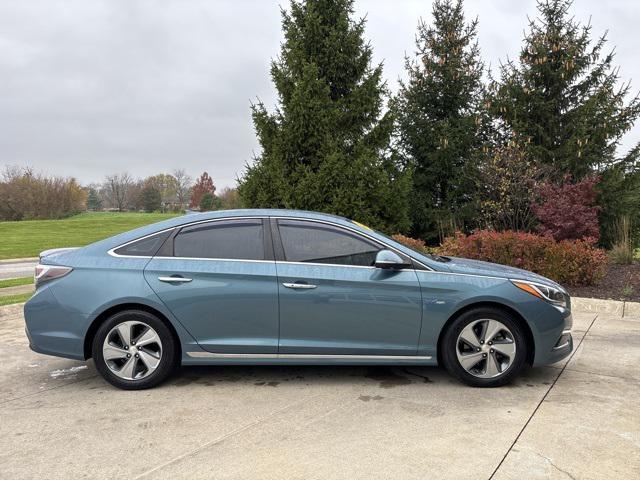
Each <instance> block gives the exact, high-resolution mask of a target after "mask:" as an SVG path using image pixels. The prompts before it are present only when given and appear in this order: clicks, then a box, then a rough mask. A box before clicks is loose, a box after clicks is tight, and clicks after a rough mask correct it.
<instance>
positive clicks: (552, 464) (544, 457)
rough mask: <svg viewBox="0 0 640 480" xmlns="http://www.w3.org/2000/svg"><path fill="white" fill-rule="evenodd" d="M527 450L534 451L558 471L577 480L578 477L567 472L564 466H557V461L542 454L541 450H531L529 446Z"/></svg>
mask: <svg viewBox="0 0 640 480" xmlns="http://www.w3.org/2000/svg"><path fill="white" fill-rule="evenodd" d="M527 450H529V451H530V452H532V453H533V454H534V455H537V456H538V457H540V458H543V459H544V460H545V462H547V464H548V465H551V466H552V467H553V468H555V469H556V470H557V471H559V472H561V473H564V474H565V475H566V476H567V477H569V478H571V479H572V480H576V477H574V476H573V475H571V474H570V473H569V472H567V471H566V470H563V469H562V468H560V467H559V466H557V465H556V464H555V463H553V460H551V459H550V458H549V457H547V456H546V455H543V454H541V453H540V452H536V451H535V450H531V449H530V448H527Z"/></svg>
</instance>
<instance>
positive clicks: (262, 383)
mask: <svg viewBox="0 0 640 480" xmlns="http://www.w3.org/2000/svg"><path fill="white" fill-rule="evenodd" d="M254 385H256V386H258V387H263V386H266V387H277V386H278V385H280V382H256V383H254Z"/></svg>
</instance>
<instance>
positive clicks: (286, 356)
mask: <svg viewBox="0 0 640 480" xmlns="http://www.w3.org/2000/svg"><path fill="white" fill-rule="evenodd" d="M187 356H189V357H191V358H211V359H216V358H219V359H234V358H235V359H252V358H253V359H261V360H296V359H297V360H431V359H432V358H433V357H431V356H420V355H317V354H306V353H213V352H187Z"/></svg>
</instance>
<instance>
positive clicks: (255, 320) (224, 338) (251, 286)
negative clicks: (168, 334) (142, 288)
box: [145, 218, 278, 353]
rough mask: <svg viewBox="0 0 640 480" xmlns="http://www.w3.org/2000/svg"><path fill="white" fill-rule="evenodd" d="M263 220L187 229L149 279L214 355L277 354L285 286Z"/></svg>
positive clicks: (152, 266)
mask: <svg viewBox="0 0 640 480" xmlns="http://www.w3.org/2000/svg"><path fill="white" fill-rule="evenodd" d="M263 223H264V221H263V219H262V218H236V219H223V220H214V221H208V222H202V223H198V224H194V225H190V226H186V227H183V228H182V229H180V230H179V231H178V232H177V233H176V234H175V235H174V236H173V237H172V238H171V239H169V240H168V241H169V242H173V244H172V245H170V247H169V248H168V249H166V248H165V247H163V248H162V252H163V253H162V254H163V255H164V256H156V257H154V258H153V259H152V260H151V261H150V262H149V263H148V264H147V267H146V268H145V278H146V279H147V282H148V283H149V285H151V288H153V290H154V291H155V292H156V293H157V294H158V296H159V297H160V299H161V300H162V301H163V302H164V303H165V305H166V306H167V307H168V308H169V309H170V310H171V311H172V313H173V314H174V315H175V316H176V318H177V319H178V320H179V321H180V322H181V323H182V324H183V326H184V327H185V328H186V329H187V330H188V331H189V332H190V333H191V335H193V337H194V338H195V339H196V340H197V341H198V343H199V344H200V346H201V347H202V348H204V349H205V350H208V351H210V352H214V353H277V351H278V284H277V277H276V267H275V262H274V259H273V247H272V243H271V237H270V235H268V234H267V235H265V227H264V225H263Z"/></svg>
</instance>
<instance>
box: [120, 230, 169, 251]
mask: <svg viewBox="0 0 640 480" xmlns="http://www.w3.org/2000/svg"><path fill="white" fill-rule="evenodd" d="M169 235H171V230H167V231H164V232H160V233H156V234H155V235H151V236H149V237H145V238H141V239H140V240H135V241H133V242H131V243H128V244H127V245H123V246H122V247H120V248H117V249H116V250H114V253H116V254H117V255H127V256H130V257H153V256H154V255H155V254H156V253H157V251H158V250H160V247H161V246H162V244H163V243H164V242H165V240H166V239H167V238H169Z"/></svg>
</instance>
